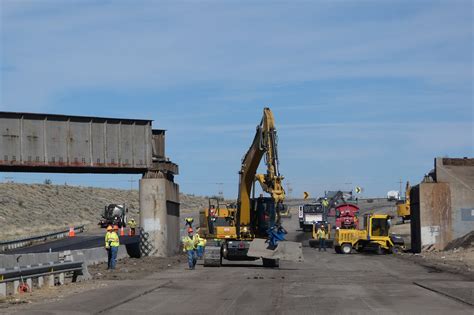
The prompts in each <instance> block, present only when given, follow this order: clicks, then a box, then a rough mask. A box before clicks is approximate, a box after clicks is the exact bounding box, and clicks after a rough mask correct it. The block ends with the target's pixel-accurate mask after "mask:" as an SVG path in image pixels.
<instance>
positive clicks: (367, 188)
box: [0, 0, 474, 197]
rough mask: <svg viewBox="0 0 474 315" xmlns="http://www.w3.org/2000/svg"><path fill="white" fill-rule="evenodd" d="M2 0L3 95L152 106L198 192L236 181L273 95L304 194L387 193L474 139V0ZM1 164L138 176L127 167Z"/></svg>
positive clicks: (12, 103) (288, 157)
mask: <svg viewBox="0 0 474 315" xmlns="http://www.w3.org/2000/svg"><path fill="white" fill-rule="evenodd" d="M0 10H1V24H0V27H1V49H0V54H1V55H0V63H1V77H0V79H1V82H0V84H1V89H0V110H4V111H26V112H46V113H57V114H70V115H90V116H94V115H97V116H107V117H109V116H110V117H126V118H145V119H153V120H154V127H155V128H160V129H167V155H168V156H169V157H170V158H171V159H172V160H173V161H175V162H176V163H178V164H179V166H180V175H179V176H177V178H176V180H177V182H178V183H179V184H180V186H181V190H182V191H183V192H186V193H195V194H199V195H210V194H216V193H217V191H218V190H219V189H222V190H223V191H224V194H225V195H226V196H228V197H233V196H236V194H237V180H238V178H237V172H238V170H239V168H240V160H241V158H242V156H243V154H244V153H245V151H246V150H247V148H248V146H249V145H250V143H251V140H252V138H253V136H254V130H255V125H256V124H257V123H258V122H259V121H260V118H261V115H262V110H263V107H265V106H269V107H270V108H271V109H272V110H273V112H274V115H275V119H276V124H277V128H278V132H279V139H280V141H279V146H280V147H279V148H280V159H281V172H282V173H283V175H284V176H285V177H286V180H287V181H288V182H289V183H290V185H291V187H292V189H293V195H294V196H301V195H302V192H303V191H308V192H310V193H311V195H312V196H316V195H319V194H321V193H322V192H323V191H324V190H333V189H351V188H353V187H354V186H356V185H358V186H362V187H363V188H364V195H366V196H383V195H385V194H386V192H387V191H388V190H391V189H398V188H399V184H398V181H399V180H400V179H401V180H403V181H406V180H410V181H412V182H414V183H417V182H419V181H420V179H421V178H422V176H423V174H424V173H425V172H427V171H429V170H430V169H431V168H432V167H433V158H434V157H436V156H450V157H462V156H471V157H472V156H473V155H474V149H473V148H474V132H473V60H472V55H473V46H472V45H473V16H472V12H473V2H472V1H467V0H466V1H460V0H453V1H313V2H306V1H291V2H290V1H288V2H283V1H273V2H272V1H244V2H241V1H226V2H222V1H183V2H176V1H173V2H165V1H151V0H149V1H87V0H84V1H59V0H56V1H40V0H38V1H28V0H22V1H12V0H0ZM0 176H3V179H4V178H5V177H14V180H16V181H26V182H38V181H39V182H41V181H42V180H43V179H44V178H46V177H48V178H52V179H53V181H54V182H57V183H62V182H68V183H71V184H82V185H95V186H106V187H124V188H127V187H128V188H129V187H130V182H129V181H128V180H130V176H122V175H114V176H98V175H88V176H85V175H51V174H49V175H48V174H0ZM0 179H2V178H0ZM132 179H137V176H134V177H133V178H132ZM217 183H223V184H217ZM132 186H135V187H136V182H132Z"/></svg>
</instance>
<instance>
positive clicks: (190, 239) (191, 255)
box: [183, 228, 198, 270]
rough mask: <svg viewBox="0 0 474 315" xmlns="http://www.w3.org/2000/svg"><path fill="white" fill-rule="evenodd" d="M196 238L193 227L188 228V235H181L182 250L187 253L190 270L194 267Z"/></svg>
mask: <svg viewBox="0 0 474 315" xmlns="http://www.w3.org/2000/svg"><path fill="white" fill-rule="evenodd" d="M197 244H198V240H197V238H196V237H195V236H194V235H193V228H188V235H187V236H185V237H183V252H187V254H188V266H189V269H190V270H192V269H194V268H195V267H196V262H197V259H196V247H197Z"/></svg>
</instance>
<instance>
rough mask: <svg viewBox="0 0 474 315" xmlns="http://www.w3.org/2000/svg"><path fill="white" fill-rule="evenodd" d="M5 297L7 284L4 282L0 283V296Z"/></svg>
mask: <svg viewBox="0 0 474 315" xmlns="http://www.w3.org/2000/svg"><path fill="white" fill-rule="evenodd" d="M2 297H3V298H4V297H7V284H6V282H3V283H0V298H2Z"/></svg>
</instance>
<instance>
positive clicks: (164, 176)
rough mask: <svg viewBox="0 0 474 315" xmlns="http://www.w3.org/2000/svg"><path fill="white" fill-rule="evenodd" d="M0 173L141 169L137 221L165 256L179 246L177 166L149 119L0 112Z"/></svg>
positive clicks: (154, 249) (133, 171) (152, 250)
mask: <svg viewBox="0 0 474 315" xmlns="http://www.w3.org/2000/svg"><path fill="white" fill-rule="evenodd" d="M0 172H41V173H95V174H97V173H107V174H143V178H142V179H141V180H140V192H139V194H140V226H141V227H142V228H143V229H144V230H145V232H148V234H147V235H149V239H148V242H150V243H151V244H152V245H153V246H152V247H151V248H150V249H149V250H148V252H147V253H145V254H149V255H157V256H167V255H170V254H173V253H175V252H176V251H177V250H178V246H179V186H178V185H177V184H176V183H174V176H175V175H177V174H178V165H177V164H175V163H173V162H171V161H170V160H169V159H168V158H167V157H166V154H165V130H162V129H152V120H143V119H124V118H105V117H92V116H69V115H55V114H37V113H20V112H0Z"/></svg>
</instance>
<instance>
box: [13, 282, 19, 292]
mask: <svg viewBox="0 0 474 315" xmlns="http://www.w3.org/2000/svg"><path fill="white" fill-rule="evenodd" d="M19 286H20V281H18V280H15V281H13V294H18V287H19Z"/></svg>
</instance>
